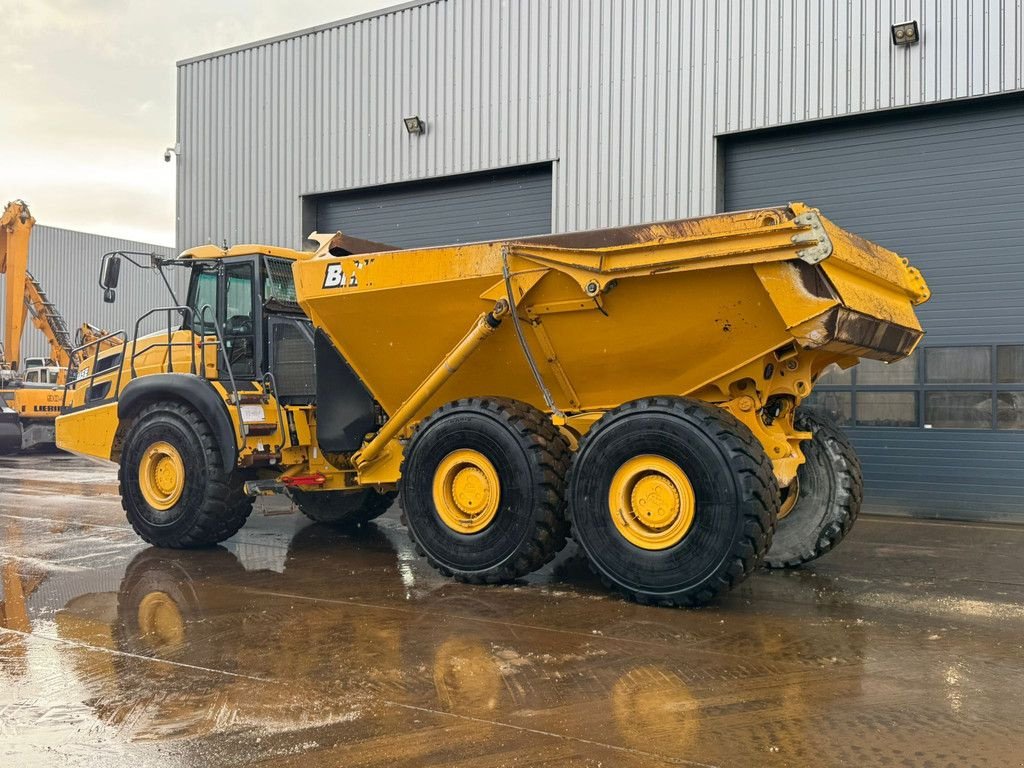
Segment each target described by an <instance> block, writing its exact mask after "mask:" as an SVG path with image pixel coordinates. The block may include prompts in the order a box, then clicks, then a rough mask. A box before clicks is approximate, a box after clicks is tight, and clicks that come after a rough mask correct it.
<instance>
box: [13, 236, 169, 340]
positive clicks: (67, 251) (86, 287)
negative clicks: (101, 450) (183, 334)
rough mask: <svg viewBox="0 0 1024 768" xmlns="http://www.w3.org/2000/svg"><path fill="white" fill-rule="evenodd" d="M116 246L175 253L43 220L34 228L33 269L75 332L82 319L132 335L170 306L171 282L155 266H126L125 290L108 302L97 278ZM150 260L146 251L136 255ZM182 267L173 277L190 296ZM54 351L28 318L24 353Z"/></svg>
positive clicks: (154, 324) (30, 260) (155, 322)
mask: <svg viewBox="0 0 1024 768" xmlns="http://www.w3.org/2000/svg"><path fill="white" fill-rule="evenodd" d="M111 251H134V252H137V253H142V254H156V255H158V256H163V257H165V258H169V257H171V256H173V255H174V254H175V251H174V249H173V248H171V247H168V246H163V245H153V244H152V243H142V242H138V241H135V240H124V239H121V238H117V237H107V236H106V235H93V234H89V233H87V232H76V231H74V230H70V229H60V228H58V227H48V226H43V225H41V224H37V225H36V226H35V227H33V229H32V238H31V240H30V241H29V257H28V269H29V272H30V273H31V274H32V276H33V277H35V279H36V280H38V281H39V284H40V286H41V287H42V289H43V290H44V291H45V293H46V295H47V297H48V298H49V299H50V301H51V302H53V304H54V305H56V307H57V309H58V311H59V312H60V313H61V315H62V316H63V317H64V320H65V322H66V323H67V326H68V328H69V329H70V330H71V332H72V336H73V335H74V332H75V330H76V329H77V328H79V327H81V325H82V323H90V324H91V325H94V326H96V327H97V328H100V329H102V330H107V331H116V330H125V331H127V332H128V334H129V335H131V333H132V331H133V329H134V327H135V321H136V320H137V319H138V318H139V317H140V316H141V315H143V314H145V313H146V312H148V311H149V310H151V309H153V308H154V307H166V306H168V305H170V304H174V303H175V302H174V301H172V300H171V297H170V294H169V293H168V291H167V288H166V286H165V285H164V284H163V282H162V281H161V280H160V278H159V277H158V276H157V275H156V273H155V272H151V271H149V270H140V269H134V268H131V267H130V266H129V267H126V268H125V270H124V272H123V274H122V281H121V290H120V291H119V292H118V296H117V301H116V302H115V303H113V304H105V303H104V302H103V291H102V290H101V289H100V287H99V284H98V282H97V279H98V277H99V269H100V259H101V257H102V256H103V254H105V253H109V252H111ZM136 259H137V260H139V261H140V262H141V263H146V258H145V256H142V257H136ZM181 272H182V271H181V270H171V271H170V273H169V274H168V278H169V279H170V280H172V281H173V282H172V285H173V286H174V288H175V290H176V291H177V292H178V295H179V298H183V297H184V289H185V282H186V280H187V275H185V274H183V273H181ZM3 303H4V296H3V293H2V292H0V317H2V316H3V306H4V304H3ZM161 322H162V323H163V325H164V326H166V323H167V321H166V317H164V318H163V319H162V320H158V319H156V318H149V319H148V320H147V321H144V322H143V325H142V326H141V328H140V330H146V331H151V330H155V329H156V328H157V327H159V326H160V323H161ZM51 355H52V352H51V351H50V346H49V344H48V343H47V341H46V337H45V336H44V335H43V333H42V332H41V331H40V330H38V329H37V328H36V327H35V326H33V325H32V322H31V320H29V321H28V322H26V327H25V334H24V336H23V337H22V340H21V355H20V357H18V359H20V360H24V359H25V358H27V357H50V356H51Z"/></svg>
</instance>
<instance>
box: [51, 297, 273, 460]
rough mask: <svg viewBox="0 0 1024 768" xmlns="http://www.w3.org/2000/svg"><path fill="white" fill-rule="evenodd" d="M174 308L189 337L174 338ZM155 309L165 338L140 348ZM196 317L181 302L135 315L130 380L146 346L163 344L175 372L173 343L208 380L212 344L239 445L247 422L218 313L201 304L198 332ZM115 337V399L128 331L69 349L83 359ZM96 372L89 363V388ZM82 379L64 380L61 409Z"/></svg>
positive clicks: (170, 368)
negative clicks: (117, 342)
mask: <svg viewBox="0 0 1024 768" xmlns="http://www.w3.org/2000/svg"><path fill="white" fill-rule="evenodd" d="M175 312H177V313H178V314H179V315H180V316H181V318H182V321H183V325H188V326H189V327H190V328H191V330H192V335H191V336H190V338H189V340H188V341H174V332H175V330H177V329H176V328H175V327H174V323H173V321H172V317H173V313H175ZM158 313H166V315H167V338H166V340H158V339H157V338H151V339H149V340H148V341H149V343H148V344H147V345H146V346H145V347H143V348H142V349H139V328H140V327H141V325H142V323H143V321H145V320H146V319H147V318H149V317H152V316H153V315H155V314H158ZM195 320H196V313H195V312H193V310H192V308H191V307H187V306H183V305H172V306H167V307H154V308H153V309H151V310H149V311H148V312H145V313H144V314H142V315H140V316H139V318H138V319H136V321H135V327H134V332H133V334H132V340H131V351H130V356H129V357H128V370H129V380H131V381H134V380H135V379H136V378H138V376H139V374H138V371H137V370H136V368H135V361H136V360H137V359H138V358H139V356H140V355H142V354H143V353H145V352H148V351H149V350H151V349H154V348H163V349H165V350H166V352H167V356H166V361H167V362H166V365H167V372H168V373H174V372H175V371H174V354H173V352H172V348H173V347H189V350H190V355H189V373H191V374H193V375H199V376H201V377H202V378H203V379H206V380H207V381H209V380H210V377H209V376H208V375H207V372H206V347H207V345H210V344H212V345H213V346H214V347H215V348H216V349H217V351H218V354H217V356H216V359H219V360H221V361H223V370H224V372H226V373H227V379H228V382H229V383H230V385H231V404H232V405H234V407H235V409H236V411H237V414H238V437H239V438H240V440H241V443H239V444H238V445H241V444H244V442H245V436H246V425H245V422H244V421H243V419H242V408H241V401H242V398H241V396H240V395H239V394H238V383H237V381H236V380H235V373H234V371H233V370H232V369H231V360H230V359H229V358H228V353H227V349H226V348H225V346H224V334H223V331H222V330H221V326H220V323H219V322H218V320H217V316H216V314H215V310H214V308H213V307H212V306H210V305H209V304H204V305H203V306H202V307H201V308H200V310H199V313H198V325H199V326H200V327H199V332H198V333H197V332H196V328H195V326H196V322H195ZM209 327H212V328H213V333H207V332H206V329H207V328H209ZM196 336H198V337H199V343H198V345H197V344H196V343H195V337H196ZM209 336H212V337H213V340H207V337H209ZM115 338H116V339H119V340H120V342H121V349H122V350H123V351H122V352H121V353H120V354H121V355H122V357H121V361H120V364H119V365H118V366H117V383H116V385H115V387H114V390H113V391H114V394H113V395H112V398H110V399H117V398H118V397H119V396H120V394H121V382H122V377H123V375H124V369H125V365H124V355H126V354H129V351H128V346H129V344H128V334H127V333H126V332H125V331H124V330H118V331H114V332H113V333H108V334H106V335H105V336H101V337H99V338H98V339H94V340H93V341H90V342H88V343H87V344H83V345H81V346H79V347H75V348H74V349H73V350H72V351H71V357H72V360H74V359H76V358H77V356H79V355H80V354H81V358H80V359H82V360H85V359H86V358H87V357H89V355H87V354H82V353H84V352H85V351H86V350H92V349H93V348H94V347H95V348H96V351H95V352H94V353H92V354H95V355H97V356H98V355H99V352H100V351H102V350H101V347H100V345H101V344H103V343H104V342H106V341H108V340H110V339H115ZM197 346H198V350H199V358H200V364H199V365H198V366H197V365H196V349H197ZM115 354H116V353H115ZM108 371H109V372H110V373H113V369H105V370H104V371H102V372H101V373H104V374H105V373H107V372H108ZM96 374H97V371H96V365H95V363H94V364H93V366H92V370H91V371H90V375H89V377H88V382H89V388H90V389H91V388H92V387H93V385H94V384H95V380H96ZM267 376H269V381H270V382H271V385H272V387H273V390H274V393H275V398H276V392H277V383H276V381H274V378H273V374H270V373H268V374H267ZM221 378H222V376H221V370H220V367H219V366H218V368H217V375H216V378H215V380H217V381H219V380H221ZM83 381H85V379H81V378H76V379H75V380H74V381H69V382H67V383H66V384H65V386H64V393H63V397H62V399H61V410H63V409H64V408H66V407H67V397H68V390H71V391H77V390H78V386H79V384H81V383H82V382H83ZM264 381H268V379H267V378H266V377H265V378H264ZM277 412H278V425H279V428H280V429H281V434H282V436H283V435H284V421H283V414H282V412H281V404H280V403H277ZM238 445H236V447H238ZM281 445H282V447H283V446H284V440H283V438H282V443H281Z"/></svg>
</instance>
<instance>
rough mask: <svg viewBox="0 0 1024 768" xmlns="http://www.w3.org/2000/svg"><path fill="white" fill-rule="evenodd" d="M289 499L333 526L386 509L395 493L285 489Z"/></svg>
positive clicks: (316, 519) (308, 514) (359, 522)
mask: <svg viewBox="0 0 1024 768" xmlns="http://www.w3.org/2000/svg"><path fill="white" fill-rule="evenodd" d="M289 495H290V496H291V499H292V501H294V502H295V504H296V505H297V506H298V508H299V511H300V512H302V514H304V515H305V516H306V517H308V518H309V519H310V520H312V521H314V522H317V523H326V524H328V525H337V526H356V525H362V524H363V523H368V522H370V521H371V520H374V519H376V518H378V517H380V516H381V515H383V514H384V513H385V512H387V511H388V510H389V509H390V508H391V505H392V504H393V503H394V501H395V496H396V495H397V494H395V493H378V492H377V491H375V490H374V489H372V488H366V489H363V490H357V491H299V490H292V491H290V492H289Z"/></svg>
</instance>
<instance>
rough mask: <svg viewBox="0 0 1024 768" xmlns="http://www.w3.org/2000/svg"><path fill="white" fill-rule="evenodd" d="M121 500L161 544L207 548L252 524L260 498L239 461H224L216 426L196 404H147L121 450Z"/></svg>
mask: <svg viewBox="0 0 1024 768" xmlns="http://www.w3.org/2000/svg"><path fill="white" fill-rule="evenodd" d="M118 481H119V483H120V490H121V506H122V507H124V511H125V514H126V516H127V517H128V522H129V523H131V526H132V528H134V529H135V532H136V533H137V534H138V535H139V536H140V537H141V538H142V539H143V541H146V542H149V543H150V544H153V545H155V546H158V547H169V548H172V549H185V548H189V547H204V546H210V545H213V544H217V543H218V542H221V541H224V540H225V539H229V538H231V537H232V536H234V535H235V533H237V532H238V530H239V529H240V528H241V527H242V526H243V525H244V524H245V521H246V519H247V518H248V517H249V513H250V512H251V511H252V503H253V501H252V498H251V497H249V496H246V495H245V492H244V490H243V479H242V477H241V476H240V475H239V473H238V472H236V471H235V468H234V467H224V465H223V461H222V459H221V453H220V448H219V446H218V445H217V438H216V436H215V435H214V434H213V430H211V429H210V426H209V425H208V424H207V423H206V421H205V419H203V417H202V416H200V415H199V414H198V413H197V412H196V411H195V410H193V409H192V408H190V407H189V406H187V405H185V404H183V403H179V402H174V401H163V402H157V403H153V404H151V405H148V406H146V407H145V408H143V409H142V410H141V411H140V412H139V414H138V417H137V418H136V419H135V422H134V423H133V424H132V426H131V429H130V430H129V432H128V436H127V438H126V439H125V441H124V446H123V448H122V451H121V461H120V468H119V470H118Z"/></svg>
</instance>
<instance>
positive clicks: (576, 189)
mask: <svg viewBox="0 0 1024 768" xmlns="http://www.w3.org/2000/svg"><path fill="white" fill-rule="evenodd" d="M908 19H917V20H918V21H919V22H920V24H921V30H922V42H921V43H920V44H919V45H916V46H913V47H909V48H896V47H894V46H893V45H892V44H891V42H890V37H889V26H890V25H891V24H892V23H894V22H899V21H904V20H908ZM1021 88H1024V0H852V1H849V2H847V1H844V0H692V1H689V2H680V1H678V0H435V1H434V2H425V3H415V4H413V5H412V6H411V7H410V6H406V7H402V8H400V9H396V10H393V11H391V12H387V13H384V14H382V15H379V16H375V17H371V18H363V19H359V20H354V21H351V22H348V23H344V24H341V25H335V26H326V27H323V28H318V29H316V30H311V31H307V32H306V33H304V34H301V35H298V36H294V37H290V38H282V39H277V40H273V41H267V42H265V43H262V44H259V45H256V46H255V47H250V48H245V49H240V50H233V51H229V52H224V53H221V54H214V55H211V56H209V57H205V58H198V59H193V60H188V61H185V62H182V63H181V65H180V67H179V71H178V113H179V127H178V138H179V141H180V142H181V144H182V150H183V151H182V156H181V158H180V159H179V170H178V225H177V236H178V242H179V244H182V245H192V244H195V243H200V242H208V241H212V242H220V241H221V240H225V239H226V240H228V241H229V242H239V241H253V240H255V241H258V242H271V243H278V244H284V245H292V246H294V245H298V244H299V242H300V239H301V235H300V230H301V227H302V203H301V198H302V196H303V195H307V194H312V193H324V192H331V191H338V190H344V189H351V188H356V187H366V186H372V185H377V184H386V183H393V182H397V181H405V180H410V179H417V178H429V177H433V176H444V175H450V174H461V173H470V172H474V171H480V170H485V169H490V168H496V167H501V166H514V165H525V164H530V163H537V162H542V161H547V160H557V162H556V163H555V164H554V190H553V202H552V208H553V211H552V213H553V222H554V227H555V229H556V230H557V231H564V230H571V229H580V228H590V227H599V226H611V225H616V224H622V223H631V222H639V221H647V220H652V219H664V218H673V217H679V216H687V215H699V214H702V213H708V212H711V211H713V210H714V208H715V204H716V190H717V184H716V165H717V150H716V143H715V136H716V135H718V134H722V133H727V132H732V131H739V130H748V129H752V128H760V127H766V126H772V125H781V124H786V123H792V122H798V121H804V120H813V119H818V118H825V117H832V116H837V115H845V114H851V113H856V112H862V111H868V110H878V109H889V108H894V107H905V106H910V105H915V104H922V103H928V102H934V101H941V100H949V99H960V98H969V97H976V96H983V95H987V94H993V93H999V92H1004V91H1010V90H1017V89H1021ZM412 114H418V115H419V116H421V117H422V118H424V119H425V120H426V121H427V125H428V130H427V133H426V135H425V136H421V137H410V136H408V135H407V134H406V132H405V130H404V127H403V125H402V121H401V120H402V117H404V116H407V115H412Z"/></svg>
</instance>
